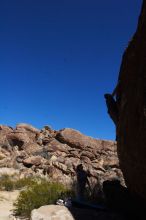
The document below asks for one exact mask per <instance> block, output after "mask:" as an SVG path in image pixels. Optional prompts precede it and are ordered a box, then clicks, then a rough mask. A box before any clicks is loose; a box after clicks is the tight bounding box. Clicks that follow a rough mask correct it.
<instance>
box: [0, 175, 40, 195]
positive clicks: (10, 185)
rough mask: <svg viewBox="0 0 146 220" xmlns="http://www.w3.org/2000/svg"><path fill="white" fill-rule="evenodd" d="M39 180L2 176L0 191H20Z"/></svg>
mask: <svg viewBox="0 0 146 220" xmlns="http://www.w3.org/2000/svg"><path fill="white" fill-rule="evenodd" d="M38 180H39V179H32V178H30V177H27V178H22V179H19V178H14V176H13V175H12V176H9V175H7V174H3V175H2V176H1V177H0V190H6V191H12V190H16V189H22V188H23V187H26V186H30V185H33V184H34V183H35V182H36V181H38Z"/></svg>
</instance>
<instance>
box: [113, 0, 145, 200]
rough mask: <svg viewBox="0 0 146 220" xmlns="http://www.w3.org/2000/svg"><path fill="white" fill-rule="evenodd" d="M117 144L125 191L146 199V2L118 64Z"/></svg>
mask: <svg viewBox="0 0 146 220" xmlns="http://www.w3.org/2000/svg"><path fill="white" fill-rule="evenodd" d="M117 104H118V107H119V122H118V126H117V142H118V146H117V148H118V155H119V160H120V167H121V169H122V171H123V174H124V178H125V181H126V185H127V186H128V188H129V189H130V190H131V191H132V192H135V193H137V194H139V195H140V196H142V197H144V198H146V0H144V1H143V6H142V11H141V14H140V17H139V22H138V28H137V30H136V33H135V34H134V36H133V38H132V40H131V42H130V43H129V45H128V47H127V49H126V51H125V53H124V55H123V60H122V64H121V69H120V74H119V83H118V88H117Z"/></svg>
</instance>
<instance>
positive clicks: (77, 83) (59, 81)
mask: <svg viewBox="0 0 146 220" xmlns="http://www.w3.org/2000/svg"><path fill="white" fill-rule="evenodd" d="M141 4H142V1H141V0H118V1H117V0H108V1H107V0H90V1H89V0H21V1H20V0H13V1H12V0H1V1H0V87H1V90H0V100H1V105H0V124H5V125H10V126H15V125H16V124H17V123H20V122H25V123H30V124H32V125H34V126H36V127H38V128H41V127H43V126H44V125H51V126H52V128H54V129H56V130H58V129H61V128H64V127H70V128H74V129H77V130H80V131H81V132H82V133H84V134H86V135H89V136H92V137H95V138H101V139H110V140H114V139H115V128H114V125H113V123H112V121H111V120H110V118H109V117H108V114H107V110H106V105H105V102H104V97H103V95H104V93H107V92H112V90H113V89H114V87H115V85H116V82H117V78H118V73H119V68H120V63H121V58H122V54H123V52H124V49H125V48H126V46H127V44H128V41H130V38H131V37H132V35H133V33H134V32H135V30H136V25H137V19H138V16H139V13H140V8H141Z"/></svg>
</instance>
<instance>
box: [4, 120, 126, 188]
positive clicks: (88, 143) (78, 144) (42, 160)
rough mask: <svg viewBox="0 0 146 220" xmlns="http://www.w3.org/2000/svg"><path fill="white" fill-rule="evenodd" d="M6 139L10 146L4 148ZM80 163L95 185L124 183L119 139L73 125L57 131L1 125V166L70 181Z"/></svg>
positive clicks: (73, 177) (27, 126)
mask: <svg viewBox="0 0 146 220" xmlns="http://www.w3.org/2000/svg"><path fill="white" fill-rule="evenodd" d="M14 140H15V141H14ZM4 142H5V143H7V145H8V149H7V148H3V146H4ZM80 163H82V164H83V166H84V170H85V171H86V172H87V174H88V179H89V182H90V185H91V187H92V188H93V189H95V187H97V186H98V187H99V189H101V186H102V183H103V181H105V180H107V179H114V178H119V179H120V180H121V182H122V183H123V184H124V181H123V177H122V173H121V170H120V169H119V161H118V158H117V149H116V142H113V141H105V140H97V139H94V138H91V137H88V136H85V135H83V134H81V133H80V132H79V131H76V130H73V129H70V128H66V129H62V130H60V131H55V130H53V129H51V128H49V127H48V126H45V127H44V128H43V129H42V130H40V131H39V130H37V129H35V128H33V127H32V126H30V125H26V124H20V125H17V126H16V128H15V129H11V128H9V127H6V126H1V130H0V167H10V168H11V167H13V168H15V169H19V170H20V174H22V176H30V175H46V176H47V177H48V178H51V179H53V180H56V181H59V182H62V183H64V184H66V185H69V184H72V183H74V182H76V167H77V166H78V165H79V164H80Z"/></svg>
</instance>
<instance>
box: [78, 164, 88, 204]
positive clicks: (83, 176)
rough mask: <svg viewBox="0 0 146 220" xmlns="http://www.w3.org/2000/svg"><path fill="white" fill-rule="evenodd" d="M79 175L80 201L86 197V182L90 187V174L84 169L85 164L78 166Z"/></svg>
mask: <svg viewBox="0 0 146 220" xmlns="http://www.w3.org/2000/svg"><path fill="white" fill-rule="evenodd" d="M76 175H77V198H78V200H80V201H83V200H84V199H85V198H84V197H85V187H86V184H88V186H89V187H90V183H89V181H88V174H87V172H86V171H85V170H84V169H83V165H82V164H79V165H78V166H77V168H76Z"/></svg>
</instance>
